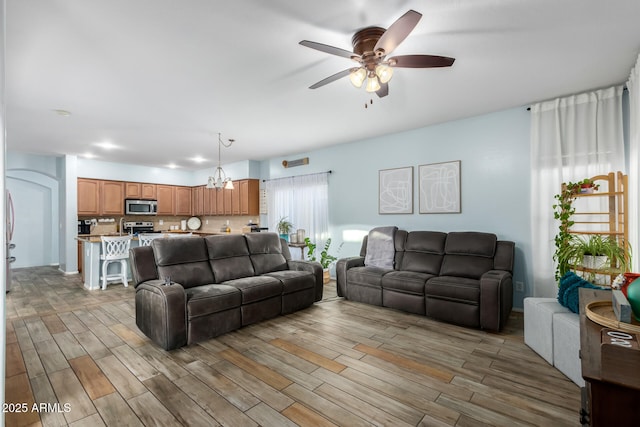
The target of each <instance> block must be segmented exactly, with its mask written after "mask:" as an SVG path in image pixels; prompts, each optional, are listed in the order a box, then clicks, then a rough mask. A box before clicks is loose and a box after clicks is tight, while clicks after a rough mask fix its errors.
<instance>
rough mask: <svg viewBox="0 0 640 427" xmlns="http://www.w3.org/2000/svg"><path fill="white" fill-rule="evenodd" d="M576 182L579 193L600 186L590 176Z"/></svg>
mask: <svg viewBox="0 0 640 427" xmlns="http://www.w3.org/2000/svg"><path fill="white" fill-rule="evenodd" d="M576 184H577V185H579V186H580V192H581V193H591V192H593V191H595V190H597V189H598V188H600V185H599V184H596V183H595V182H593V180H592V179H590V178H585V179H583V180H582V181H578V182H577V183H576Z"/></svg>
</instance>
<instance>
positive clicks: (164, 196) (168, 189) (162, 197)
mask: <svg viewBox="0 0 640 427" xmlns="http://www.w3.org/2000/svg"><path fill="white" fill-rule="evenodd" d="M156 191H157V196H158V215H175V208H174V206H175V200H176V192H175V187H174V186H173V185H161V184H158V185H156Z"/></svg>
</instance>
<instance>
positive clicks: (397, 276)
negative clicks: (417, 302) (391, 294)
mask: <svg viewBox="0 0 640 427" xmlns="http://www.w3.org/2000/svg"><path fill="white" fill-rule="evenodd" d="M432 277H434V276H433V274H428V273H418V272H415V271H391V272H389V273H387V274H385V275H384V276H382V282H381V283H382V288H383V289H388V290H394V291H399V292H404V293H408V294H414V295H421V296H424V285H425V283H426V282H427V280H428V279H430V278H432Z"/></svg>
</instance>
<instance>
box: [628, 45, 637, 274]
mask: <svg viewBox="0 0 640 427" xmlns="http://www.w3.org/2000/svg"><path fill="white" fill-rule="evenodd" d="M627 89H628V90H629V191H628V193H629V243H630V244H631V250H632V257H631V260H632V264H631V271H640V229H639V228H638V227H640V220H639V218H638V216H639V215H640V212H638V204H639V203H640V166H639V163H640V55H639V56H638V59H637V61H636V66H635V67H634V68H633V70H631V75H630V76H629V81H627Z"/></svg>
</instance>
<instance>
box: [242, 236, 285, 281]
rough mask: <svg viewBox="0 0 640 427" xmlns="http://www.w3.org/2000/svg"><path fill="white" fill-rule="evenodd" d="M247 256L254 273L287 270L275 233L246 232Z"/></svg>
mask: <svg viewBox="0 0 640 427" xmlns="http://www.w3.org/2000/svg"><path fill="white" fill-rule="evenodd" d="M244 237H245V238H246V239H247V246H248V248H249V254H250V255H249V257H250V258H251V263H252V264H253V269H254V271H255V274H264V273H270V272H272V271H280V270H287V269H288V266H287V260H286V259H285V257H284V255H283V254H282V246H281V243H280V236H278V235H277V234H276V233H248V234H245V236H244Z"/></svg>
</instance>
